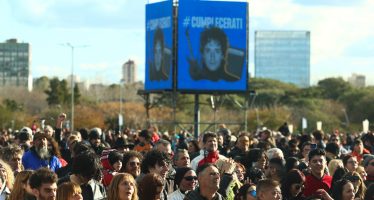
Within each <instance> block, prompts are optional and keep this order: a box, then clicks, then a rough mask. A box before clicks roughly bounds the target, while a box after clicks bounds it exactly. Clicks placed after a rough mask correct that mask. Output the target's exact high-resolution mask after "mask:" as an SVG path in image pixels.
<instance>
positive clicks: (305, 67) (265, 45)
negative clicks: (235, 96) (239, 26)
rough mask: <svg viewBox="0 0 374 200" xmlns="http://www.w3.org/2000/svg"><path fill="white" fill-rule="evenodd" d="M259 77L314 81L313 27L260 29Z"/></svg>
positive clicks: (257, 47) (301, 82)
mask: <svg viewBox="0 0 374 200" xmlns="http://www.w3.org/2000/svg"><path fill="white" fill-rule="evenodd" d="M254 57H255V77H257V78H269V79H275V80H279V81H283V82H287V83H293V84H295V85H297V86H299V87H309V85H310V32H309V31H256V32H255V56H254Z"/></svg>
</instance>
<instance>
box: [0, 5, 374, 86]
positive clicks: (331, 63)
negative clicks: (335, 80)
mask: <svg viewBox="0 0 374 200" xmlns="http://www.w3.org/2000/svg"><path fill="white" fill-rule="evenodd" d="M147 2H148V1H147V0H2V1H0V27H1V31H0V41H5V40H6V39H9V38H17V39H18V40H19V41H20V42H26V43H30V44H31V47H32V75H33V77H34V78H35V77H40V76H43V75H47V76H58V77H60V78H66V77H67V76H68V75H69V74H70V73H71V50H70V49H69V48H68V47H67V46H64V44H66V43H67V42H69V43H71V44H72V45H74V46H77V48H76V49H75V69H74V70H75V73H76V74H77V75H78V76H79V77H80V78H81V80H89V82H91V83H92V82H98V81H100V82H104V83H118V82H119V80H120V78H121V66H122V64H123V63H124V62H126V61H127V60H128V59H132V60H135V62H136V63H137V65H138V73H137V74H138V79H139V80H144V65H145V63H144V60H145V29H144V27H145V25H144V24H145V4H146V3H147ZM150 2H154V1H150ZM249 6H250V10H249V12H250V36H251V39H250V52H249V53H250V58H249V61H250V65H249V69H250V72H251V73H252V74H253V71H254V65H253V35H254V31H255V30H308V31H311V83H312V84H315V83H316V82H317V81H318V80H320V79H323V78H326V77H338V76H341V77H343V78H347V77H348V76H350V75H351V74H352V73H358V74H364V75H366V77H367V82H368V83H369V84H374V80H373V79H372V77H374V45H373V44H374V23H373V22H372V20H373V19H374V12H373V10H374V1H373V0H251V1H249ZM83 46H86V47H83Z"/></svg>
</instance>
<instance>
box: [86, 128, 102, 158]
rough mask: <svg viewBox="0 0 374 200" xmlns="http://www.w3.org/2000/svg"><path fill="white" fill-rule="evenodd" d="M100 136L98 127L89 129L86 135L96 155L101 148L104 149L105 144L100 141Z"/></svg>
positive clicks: (99, 152) (100, 151)
mask: <svg viewBox="0 0 374 200" xmlns="http://www.w3.org/2000/svg"><path fill="white" fill-rule="evenodd" d="M101 136H102V132H101V129H100V128H93V129H91V131H90V133H89V135H88V139H89V142H90V145H91V147H92V149H93V150H94V151H95V153H96V154H97V155H98V156H100V155H101V153H102V152H103V150H104V149H105V146H104V145H103V143H102V142H101Z"/></svg>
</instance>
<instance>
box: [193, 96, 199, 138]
mask: <svg viewBox="0 0 374 200" xmlns="http://www.w3.org/2000/svg"><path fill="white" fill-rule="evenodd" d="M194 132H195V134H194V135H195V138H197V137H199V132H200V107H199V94H195V113H194Z"/></svg>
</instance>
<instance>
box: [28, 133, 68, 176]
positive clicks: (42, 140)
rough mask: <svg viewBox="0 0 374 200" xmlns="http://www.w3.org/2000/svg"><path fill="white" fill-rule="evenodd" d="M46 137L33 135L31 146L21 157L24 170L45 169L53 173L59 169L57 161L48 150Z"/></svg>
mask: <svg viewBox="0 0 374 200" xmlns="http://www.w3.org/2000/svg"><path fill="white" fill-rule="evenodd" d="M48 137H49V136H48V135H46V134H45V133H41V132H38V133H35V135H34V140H33V146H32V147H31V148H30V150H29V151H27V152H26V153H25V154H24V155H23V157H22V164H23V166H24V167H25V169H32V170H37V169H39V168H42V167H47V168H49V169H51V170H52V171H53V172H55V171H56V170H57V169H59V168H61V162H60V161H59V159H58V158H57V157H56V156H54V155H51V153H50V152H49V150H48Z"/></svg>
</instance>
